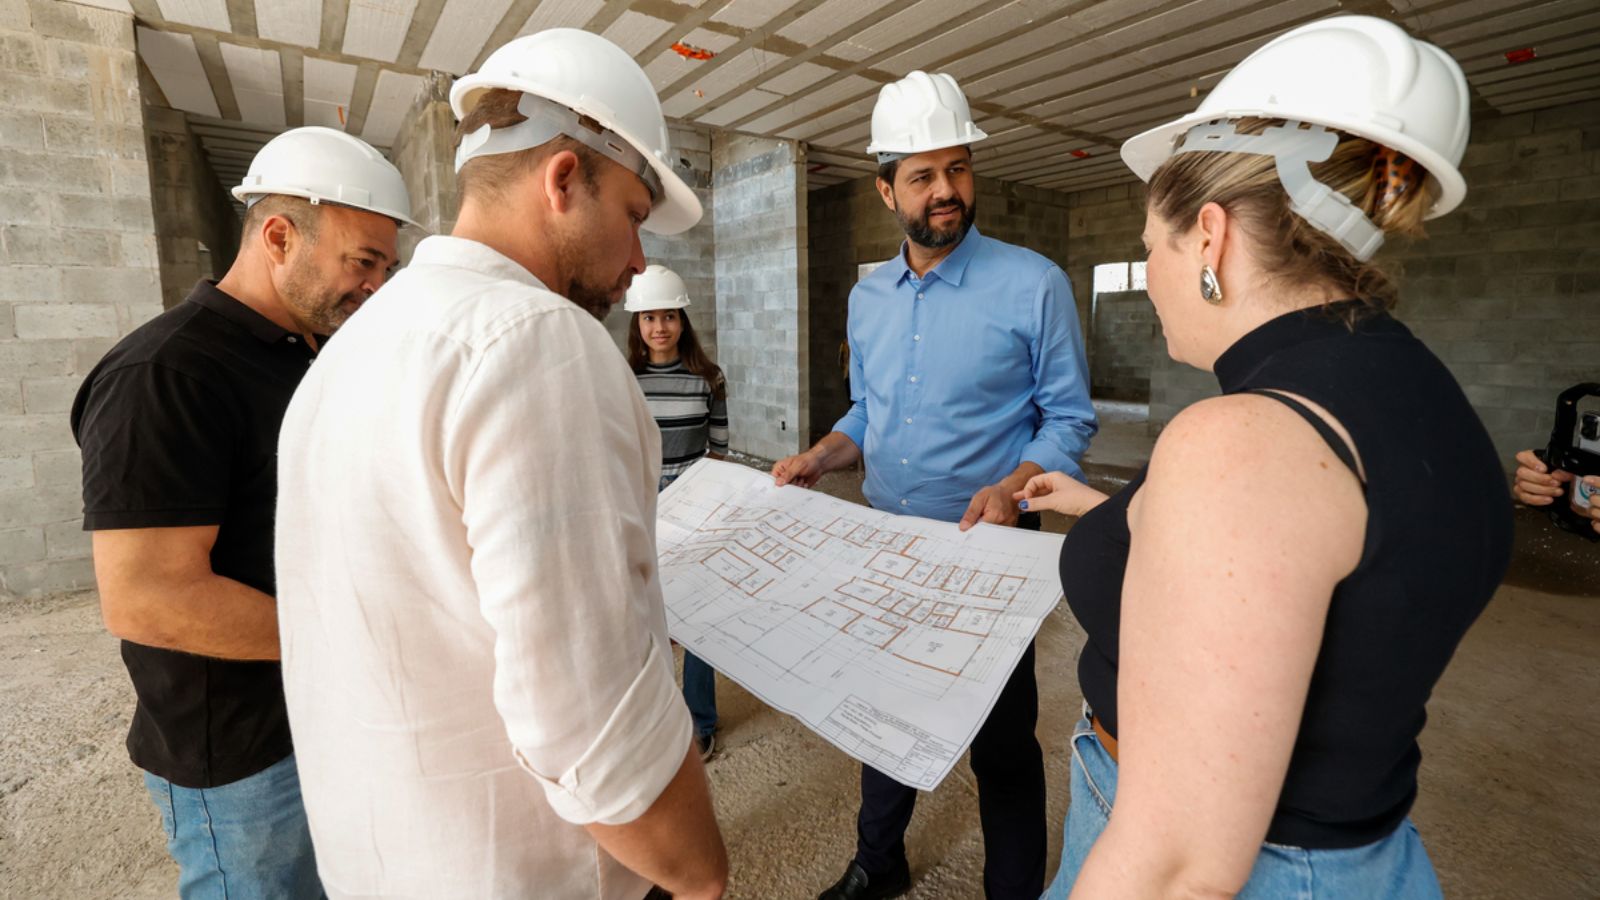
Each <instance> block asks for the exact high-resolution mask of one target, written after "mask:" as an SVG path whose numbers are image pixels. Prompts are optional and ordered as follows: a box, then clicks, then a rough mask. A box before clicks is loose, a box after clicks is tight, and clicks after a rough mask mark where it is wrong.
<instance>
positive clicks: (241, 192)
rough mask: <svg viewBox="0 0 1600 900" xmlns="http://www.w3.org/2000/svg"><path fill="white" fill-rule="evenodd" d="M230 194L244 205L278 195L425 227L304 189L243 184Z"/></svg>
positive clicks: (397, 214)
mask: <svg viewBox="0 0 1600 900" xmlns="http://www.w3.org/2000/svg"><path fill="white" fill-rule="evenodd" d="M228 193H230V194H232V195H233V199H235V200H237V201H239V202H240V203H244V204H246V205H248V204H249V203H250V198H251V197H257V196H265V195H267V194H278V195H279V196H283V197H299V198H300V199H302V200H310V201H311V202H312V203H314V204H316V205H318V206H341V207H344V208H345V209H353V210H355V211H356V212H364V213H372V214H373V215H375V216H383V217H384V218H386V219H394V220H395V221H397V222H400V223H401V224H404V225H410V226H412V227H414V228H423V226H422V224H421V223H420V222H417V221H416V220H414V219H412V218H411V216H410V215H409V214H403V213H401V212H400V211H399V210H394V209H379V208H377V207H375V206H357V205H356V204H354V203H349V202H347V201H343V200H336V199H334V198H332V197H329V196H327V195H326V194H319V193H317V192H315V191H308V190H305V189H303V188H289V187H282V188H281V187H274V186H272V185H270V184H263V185H259V186H253V187H250V188H248V189H247V188H246V187H245V186H244V185H242V184H241V185H238V186H236V187H234V188H233V189H232V190H230V191H229V192H228ZM423 230H424V231H426V230H427V229H426V228H423Z"/></svg>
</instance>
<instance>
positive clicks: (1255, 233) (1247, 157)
mask: <svg viewBox="0 0 1600 900" xmlns="http://www.w3.org/2000/svg"><path fill="white" fill-rule="evenodd" d="M1282 124H1284V123H1283V120H1282V119H1260V118H1248V119H1242V120H1240V121H1239V122H1238V123H1236V125H1235V129H1236V130H1237V131H1238V132H1239V133H1241V134H1259V133H1260V132H1261V131H1262V130H1264V129H1266V128H1268V127H1270V126H1274V125H1282ZM1386 159H1387V156H1386V155H1385V150H1384V148H1383V146H1382V145H1380V144H1377V143H1375V142H1373V141H1369V140H1367V139H1366V138H1361V137H1355V136H1353V135H1349V134H1345V133H1342V132H1340V133H1339V143H1338V146H1337V147H1335V148H1334V151H1333V153H1332V155H1330V156H1329V157H1328V159H1326V160H1324V161H1323V162H1320V163H1312V164H1311V174H1312V175H1313V176H1314V177H1315V178H1316V179H1317V181H1320V182H1322V183H1323V184H1325V185H1327V186H1328V187H1329V188H1331V189H1333V190H1335V191H1337V192H1339V193H1340V194H1343V195H1344V196H1345V197H1346V198H1348V199H1349V200H1350V202H1351V203H1353V204H1354V205H1355V207H1356V208H1357V209H1359V210H1360V211H1361V212H1362V213H1363V214H1365V215H1366V217H1367V218H1368V219H1370V220H1372V222H1373V224H1375V225H1377V226H1378V227H1379V228H1381V229H1382V230H1383V232H1384V234H1385V235H1390V234H1398V235H1404V236H1407V237H1421V236H1422V219H1423V217H1424V216H1425V215H1426V214H1427V211H1428V208H1429V207H1430V206H1432V205H1433V200H1434V190H1435V189H1434V187H1433V183H1432V182H1431V181H1428V180H1427V179H1426V178H1425V176H1426V173H1425V172H1423V171H1422V169H1421V167H1418V168H1417V169H1416V175H1415V176H1414V177H1413V179H1412V186H1411V187H1410V188H1408V189H1406V190H1404V191H1402V192H1401V193H1400V194H1399V195H1398V196H1393V195H1390V196H1386V189H1387V188H1388V186H1389V178H1388V174H1387V172H1386V171H1385V169H1386ZM1424 185H1426V186H1425V187H1424ZM1207 203H1216V204H1218V205H1219V206H1221V207H1222V208H1223V209H1225V210H1227V212H1228V215H1230V216H1232V217H1234V218H1235V219H1237V220H1238V221H1239V223H1240V226H1241V228H1242V229H1243V231H1244V232H1245V234H1246V235H1248V236H1249V238H1250V240H1251V242H1252V244H1253V245H1254V246H1253V248H1252V249H1253V251H1254V255H1255V256H1256V258H1257V260H1258V262H1259V263H1260V264H1261V267H1262V269H1264V270H1265V271H1266V272H1267V274H1268V276H1269V277H1270V278H1271V279H1273V280H1274V281H1286V282H1320V283H1326V284H1330V285H1332V286H1333V287H1334V288H1335V289H1336V290H1337V291H1338V292H1339V293H1340V294H1342V295H1343V297H1344V298H1346V299H1350V298H1353V299H1356V300H1360V301H1361V306H1359V307H1358V308H1357V309H1355V310H1353V311H1352V312H1350V313H1349V315H1348V316H1347V318H1348V319H1349V320H1351V321H1354V320H1355V319H1356V318H1358V317H1360V316H1361V315H1363V314H1367V313H1372V312H1376V311H1379V310H1387V309H1390V308H1392V307H1393V306H1394V305H1395V302H1396V301H1397V300H1398V291H1397V289H1396V287H1395V284H1394V282H1393V280H1391V279H1390V277H1389V276H1388V275H1387V274H1386V273H1385V272H1384V271H1383V269H1382V268H1381V267H1380V266H1378V265H1376V264H1374V263H1371V262H1362V261H1361V260H1358V259H1356V258H1355V256H1354V255H1353V254H1352V253H1351V252H1350V251H1349V250H1347V249H1345V247H1344V246H1343V245H1342V244H1340V243H1339V242H1338V241H1336V240H1334V239H1333V237H1331V236H1330V235H1328V234H1327V233H1325V232H1323V231H1321V230H1319V229H1317V228H1315V227H1313V226H1312V225H1311V224H1310V223H1309V222H1307V221H1306V220H1305V219H1302V218H1301V217H1300V216H1298V215H1295V214H1294V212H1292V211H1291V210H1290V208H1289V195H1288V193H1287V192H1286V191H1285V190H1284V189H1283V185H1282V184H1281V183H1280V182H1279V181H1278V175H1277V170H1276V163H1275V161H1274V159H1273V158H1272V157H1270V156H1263V155H1260V154H1254V153H1215V152H1204V153H1178V154H1177V155H1175V156H1173V157H1172V158H1170V159H1168V160H1167V161H1166V162H1164V163H1162V164H1161V167H1160V168H1158V169H1156V171H1155V174H1154V175H1152V176H1151V178H1150V190H1149V199H1148V205H1149V208H1150V210H1151V211H1152V212H1154V213H1155V214H1156V215H1157V216H1159V217H1160V218H1161V219H1162V221H1163V222H1165V223H1166V226H1167V227H1168V228H1169V229H1171V231H1172V233H1173V235H1174V236H1176V235H1180V234H1187V233H1188V232H1189V230H1190V229H1191V228H1193V227H1194V225H1195V221H1196V219H1197V218H1198V217H1199V214H1200V209H1201V207H1203V206H1205V205H1206V204H1207Z"/></svg>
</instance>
